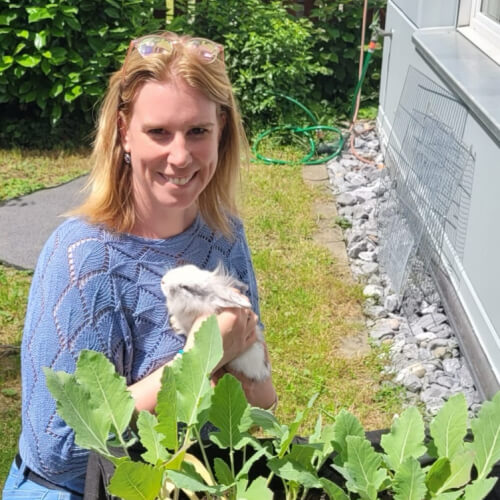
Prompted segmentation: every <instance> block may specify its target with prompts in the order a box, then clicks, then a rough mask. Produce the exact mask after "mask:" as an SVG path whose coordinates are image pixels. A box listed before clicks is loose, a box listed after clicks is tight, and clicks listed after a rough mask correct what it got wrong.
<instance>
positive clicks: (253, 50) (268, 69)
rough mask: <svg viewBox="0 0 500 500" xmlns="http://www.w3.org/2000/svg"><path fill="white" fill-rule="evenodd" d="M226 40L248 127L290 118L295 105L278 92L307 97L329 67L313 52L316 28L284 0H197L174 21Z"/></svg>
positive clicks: (179, 26) (179, 27) (182, 28)
mask: <svg viewBox="0 0 500 500" xmlns="http://www.w3.org/2000/svg"><path fill="white" fill-rule="evenodd" d="M170 26H171V28H172V29H174V30H175V31H179V32H187V33H193V34H197V35H198V36H204V37H207V38H210V39H212V40H215V41H217V42H219V43H221V44H223V45H224V50H225V57H226V64H227V67H228V71H229V74H230V77H231V81H232V83H233V86H234V89H235V92H236V95H237V97H238V100H239V102H240V105H241V108H242V114H243V117H244V119H245V123H246V125H247V128H249V129H250V130H251V131H255V130H256V129H258V128H260V127H262V126H265V127H268V126H270V125H271V124H276V123H277V122H279V121H282V120H283V119H285V117H286V118H287V119H291V117H290V114H291V112H292V109H293V108H290V107H289V106H288V103H287V101H283V100H281V99H278V98H277V97H276V96H275V95H274V94H273V92H282V93H284V94H288V95H291V96H293V97H295V98H296V99H299V100H307V99H308V96H309V95H310V94H311V92H312V91H313V86H314V84H313V78H314V77H315V76H316V75H318V74H327V73H328V69H327V68H326V67H325V66H323V65H322V64H321V63H320V62H319V61H318V60H317V59H316V58H315V53H314V46H315V38H316V31H317V30H316V28H315V27H314V25H313V24H312V22H311V21H309V20H308V19H305V18H299V19H297V18H295V17H293V16H291V15H290V14H289V13H288V12H287V10H286V9H285V8H284V6H283V2H282V1H280V0H270V1H268V2H263V1H262V0H244V1H243V0H225V1H224V2H222V1H220V2H214V1H211V0H198V1H197V3H196V5H195V7H194V8H192V7H191V9H190V11H189V14H188V15H185V16H178V17H176V19H175V20H174V21H173V23H172V24H171V25H170Z"/></svg>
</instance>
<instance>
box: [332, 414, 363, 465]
mask: <svg viewBox="0 0 500 500" xmlns="http://www.w3.org/2000/svg"><path fill="white" fill-rule="evenodd" d="M348 436H359V437H361V438H364V437H365V431H364V429H363V426H362V425H361V423H360V422H359V420H358V419H357V418H356V417H355V416H354V415H353V414H352V413H349V412H348V411H347V410H341V411H340V413H339V414H338V415H337V417H336V418H335V422H334V424H333V441H334V442H333V445H334V447H335V451H336V452H337V453H338V455H337V457H336V459H335V463H336V464H337V465H342V464H343V463H344V462H345V461H346V460H347V442H346V438H347V437H348Z"/></svg>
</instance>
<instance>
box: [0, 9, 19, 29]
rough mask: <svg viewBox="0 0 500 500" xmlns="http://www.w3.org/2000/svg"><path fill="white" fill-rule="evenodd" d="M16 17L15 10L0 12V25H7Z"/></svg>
mask: <svg viewBox="0 0 500 500" xmlns="http://www.w3.org/2000/svg"><path fill="white" fill-rule="evenodd" d="M16 17H17V14H16V13H15V12H11V13H7V14H0V25H6V26H8V25H9V24H10V22H11V21H13V20H14V19H15V18H16Z"/></svg>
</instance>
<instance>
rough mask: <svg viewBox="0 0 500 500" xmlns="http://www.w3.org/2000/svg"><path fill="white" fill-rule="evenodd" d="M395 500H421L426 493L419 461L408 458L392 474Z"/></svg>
mask: <svg viewBox="0 0 500 500" xmlns="http://www.w3.org/2000/svg"><path fill="white" fill-rule="evenodd" d="M393 487H394V493H395V496H394V499H395V500H423V499H424V498H425V494H426V492H427V488H426V486H425V473H424V471H423V470H422V467H421V465H420V463H419V461H418V460H417V459H416V458H414V457H408V458H407V459H406V460H405V461H404V462H403V463H402V464H401V466H400V467H399V470H398V471H397V472H396V474H394V482H393Z"/></svg>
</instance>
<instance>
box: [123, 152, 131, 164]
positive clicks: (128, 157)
mask: <svg viewBox="0 0 500 500" xmlns="http://www.w3.org/2000/svg"><path fill="white" fill-rule="evenodd" d="M123 161H124V162H125V163H126V164H127V165H130V153H123Z"/></svg>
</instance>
